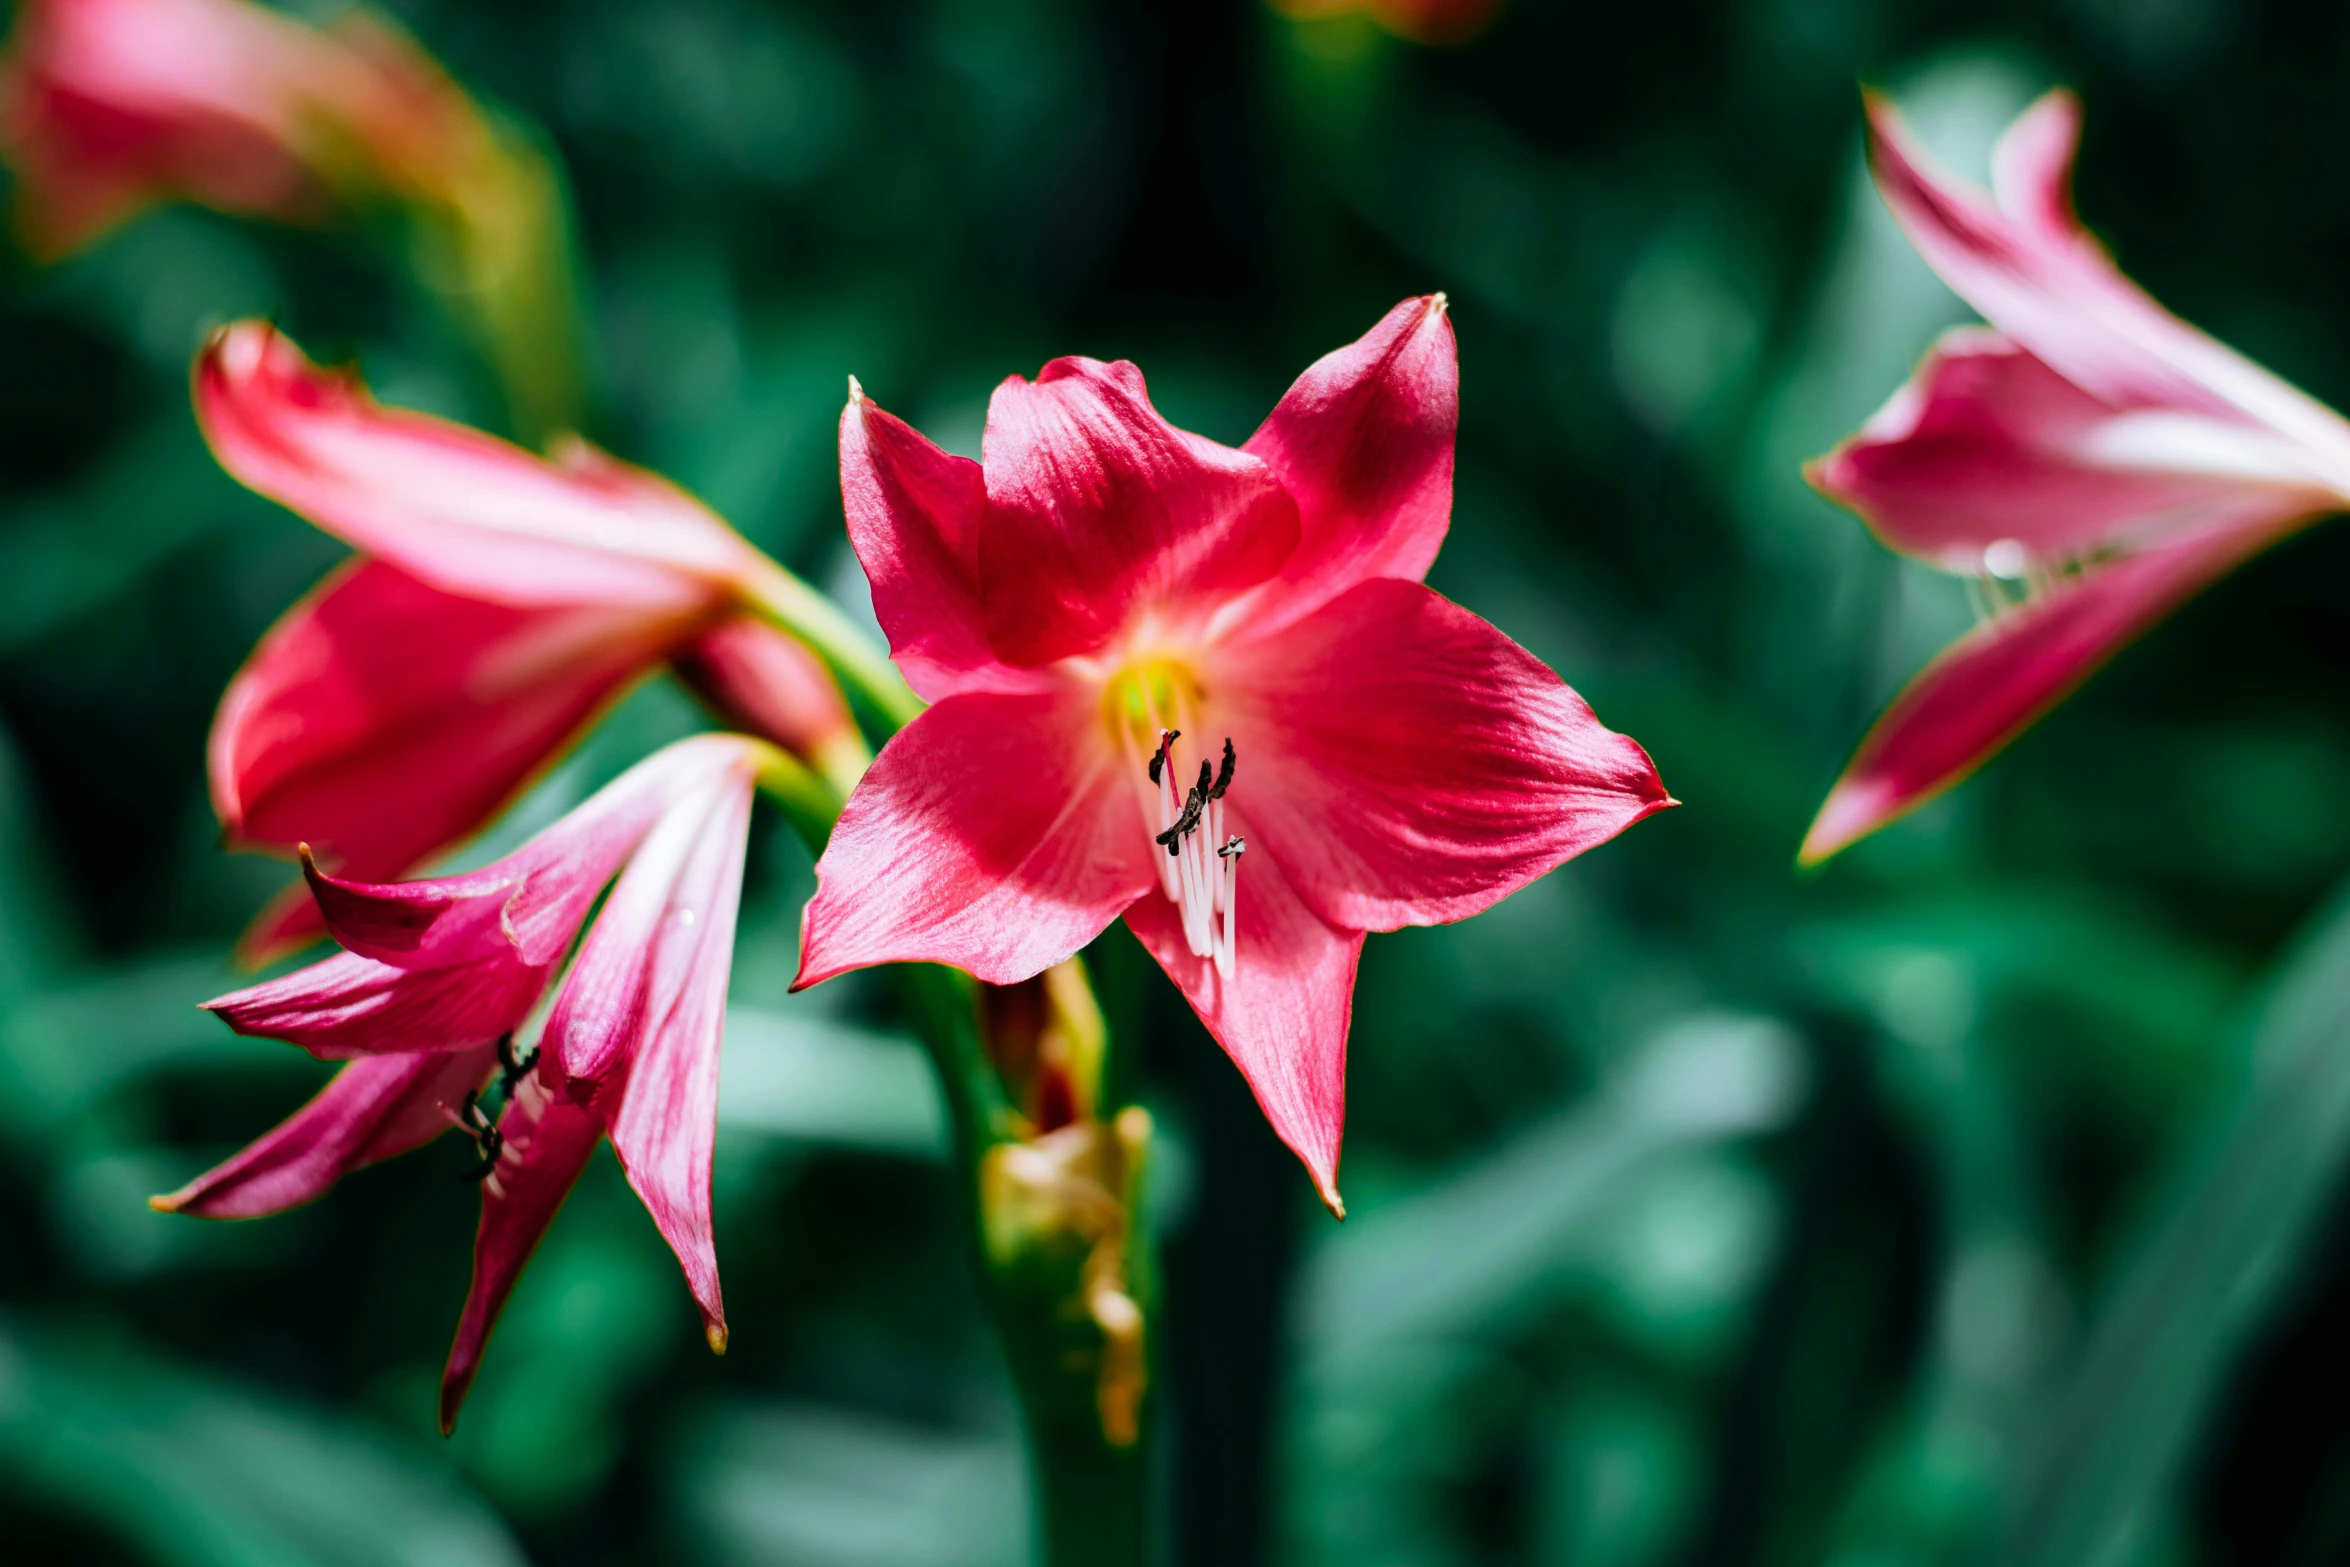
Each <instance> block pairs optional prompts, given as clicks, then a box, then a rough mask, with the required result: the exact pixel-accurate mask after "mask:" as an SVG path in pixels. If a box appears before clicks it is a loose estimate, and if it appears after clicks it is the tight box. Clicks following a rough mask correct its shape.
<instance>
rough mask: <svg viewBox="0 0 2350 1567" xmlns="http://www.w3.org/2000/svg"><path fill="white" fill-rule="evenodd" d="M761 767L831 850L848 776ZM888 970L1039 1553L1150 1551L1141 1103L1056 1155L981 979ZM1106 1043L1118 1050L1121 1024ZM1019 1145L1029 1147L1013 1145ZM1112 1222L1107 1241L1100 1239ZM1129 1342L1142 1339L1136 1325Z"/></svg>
mask: <svg viewBox="0 0 2350 1567" xmlns="http://www.w3.org/2000/svg"><path fill="white" fill-rule="evenodd" d="M776 579H777V582H778V583H779V584H780V586H777V587H775V588H774V589H772V590H771V591H769V592H766V593H763V594H762V595H761V598H760V604H761V607H762V609H763V610H765V611H766V612H767V613H768V614H769V615H770V616H771V618H773V619H775V620H776V621H777V623H778V624H779V625H781V626H782V627H783V628H784V629H785V630H787V631H789V632H791V633H792V634H793V635H795V636H798V637H800V638H801V639H802V640H803V641H805V642H807V643H808V645H809V646H810V647H812V648H814V649H815V650H816V651H817V652H818V653H819V654H820V655H821V656H822V657H823V658H824V659H825V660H826V662H827V663H829V664H830V665H831V666H832V668H833V669H834V671H835V673H836V675H837V676H838V677H839V678H840V680H841V682H842V685H843V686H844V687H845V688H848V689H850V690H853V691H854V692H855V693H856V694H857V695H858V696H860V697H862V698H863V699H864V701H865V702H866V704H867V705H868V706H869V707H871V708H872V709H873V710H874V711H875V712H876V713H877V714H878V715H880V716H881V717H882V719H883V720H884V722H885V724H886V725H887V726H888V727H890V728H895V727H897V726H899V725H902V724H903V723H905V722H906V721H908V720H910V719H911V717H912V716H913V715H914V714H915V713H917V712H919V711H920V710H921V703H920V701H919V700H918V699H917V698H916V697H915V696H914V694H913V692H912V691H911V690H909V689H907V687H906V686H905V683H904V682H903V681H902V680H900V679H898V677H897V672H896V670H895V669H894V668H892V667H891V666H890V665H889V664H888V662H887V661H886V660H882V659H880V658H879V657H878V655H876V654H874V653H873V652H872V650H871V648H870V647H869V645H868V644H867V643H866V642H865V639H864V638H863V637H862V635H860V634H859V633H858V632H857V630H856V628H855V627H854V626H852V625H850V624H849V623H848V622H847V621H846V619H845V618H843V617H841V616H840V615H839V613H838V612H837V611H836V610H834V609H833V608H832V607H831V606H830V605H829V604H827V603H825V602H824V601H823V600H822V599H820V598H818V597H817V596H816V595H815V594H814V592H813V590H811V589H809V588H808V587H807V586H806V584H804V583H801V582H799V581H798V579H796V578H792V577H789V576H788V575H786V574H784V573H783V572H782V571H781V570H780V568H779V569H778V571H777V573H776ZM819 637H823V638H825V639H826V640H823V641H819V640H818V638H819ZM885 677H886V678H885ZM759 784H760V787H761V789H762V790H764V791H765V792H766V793H767V794H768V795H769V796H770V797H771V798H772V799H773V800H774V801H775V802H776V804H777V805H778V806H779V807H780V808H781V809H782V811H783V813H784V815H785V816H786V818H787V819H789V820H790V822H791V823H792V825H793V827H794V828H795V829H796V830H797V831H798V832H799V833H800V835H801V836H802V838H804V839H805V840H806V841H807V843H808V845H809V847H810V848H811V849H812V850H814V851H815V852H817V853H819V854H821V853H822V852H823V849H824V845H825V842H826V840H827V839H828V838H829V837H830V835H831V831H832V827H833V824H834V823H835V822H836V821H837V820H838V818H839V815H840V808H841V802H842V798H843V791H842V789H841V787H840V785H839V783H838V782H836V781H834V780H830V779H827V778H825V777H821V776H819V775H817V774H816V773H814V772H811V771H810V770H809V769H808V768H807V767H806V766H805V765H803V764H802V763H800V762H798V761H797V760H795V759H793V758H791V757H789V756H787V755H785V754H783V753H781V752H778V753H776V755H775V757H774V759H773V760H772V761H771V762H770V764H769V765H768V766H767V767H766V768H764V769H763V770H762V772H761V775H760V779H759ZM892 972H893V974H894V975H895V976H896V978H897V980H898V983H899V985H900V986H901V988H902V990H903V993H904V995H905V997H906V999H907V1002H908V1004H909V1009H910V1011H911V1012H912V1013H913V1015H914V1018H915V1020H916V1022H917V1024H918V1026H919V1028H920V1032H921V1034H922V1038H923V1042H924V1043H925V1045H926V1046H927V1047H928V1049H929V1052H930V1056H931V1060H932V1062H933V1064H934V1065H935V1066H936V1067H937V1069H938V1077H939V1083H940V1086H941V1088H942V1090H943V1091H944V1094H945V1097H946V1105H947V1113H948V1120H949V1124H950V1128H951V1132H952V1138H953V1144H954V1148H953V1162H954V1165H955V1171H956V1185H957V1197H958V1200H959V1202H960V1204H961V1205H962V1207H963V1209H964V1214H965V1219H966V1233H967V1234H968V1235H969V1236H970V1238H971V1243H972V1246H973V1249H974V1252H975V1255H976V1257H977V1260H978V1261H979V1263H980V1267H981V1276H982V1277H983V1279H984V1280H985V1281H986V1285H987V1295H988V1303H989V1307H990V1309H991V1311H992V1313H993V1315H994V1317H995V1319H996V1326H997V1330H998V1333H999V1335H1000V1337H1001V1339H1002V1342H1003V1345H1004V1350H1005V1359H1006V1361H1007V1363H1008V1365H1009V1367H1010V1370H1011V1373H1012V1377H1013V1381H1014V1383H1015V1385H1016V1386H1017V1387H1018V1390H1019V1394H1020V1402H1021V1407H1022V1410H1023V1412H1024V1415H1025V1421H1026V1425H1027V1430H1028V1436H1029V1448H1030V1453H1031V1456H1032V1459H1033V1462H1034V1465H1035V1474H1036V1497H1037V1525H1038V1530H1039V1535H1040V1538H1039V1559H1040V1560H1041V1561H1043V1562H1044V1563H1046V1564H1048V1567H1141V1564H1142V1563H1143V1562H1145V1561H1146V1560H1147V1559H1148V1556H1149V1543H1150V1537H1149V1531H1148V1518H1149V1508H1148V1496H1147V1490H1148V1463H1147V1460H1146V1457H1145V1453H1146V1446H1145V1444H1144V1442H1143V1441H1142V1440H1141V1437H1142V1434H1143V1433H1144V1432H1145V1431H1147V1429H1148V1422H1147V1419H1146V1418H1144V1410H1143V1395H1144V1390H1145V1389H1146V1387H1147V1371H1146V1370H1145V1369H1144V1367H1145V1366H1146V1365H1147V1357H1142V1356H1138V1357H1137V1360H1136V1363H1135V1365H1134V1368H1133V1373H1132V1374H1133V1377H1134V1379H1135V1380H1134V1381H1133V1382H1132V1385H1131V1387H1130V1388H1129V1389H1128V1390H1127V1391H1128V1393H1129V1395H1130V1396H1128V1397H1127V1398H1126V1401H1125V1402H1124V1403H1123V1404H1121V1405H1119V1408H1120V1411H1121V1414H1120V1416H1119V1418H1121V1419H1123V1421H1124V1423H1125V1425H1126V1426H1127V1427H1128V1429H1126V1430H1125V1431H1124V1433H1123V1436H1122V1437H1119V1436H1114V1435H1113V1432H1112V1427H1113V1425H1114V1424H1116V1423H1117V1422H1116V1421H1115V1420H1114V1419H1113V1415H1112V1413H1111V1406H1112V1404H1113V1402H1115V1398H1114V1394H1115V1392H1116V1389H1115V1387H1114V1386H1113V1384H1114V1382H1115V1378H1114V1377H1113V1375H1112V1372H1113V1370H1114V1369H1115V1368H1114V1367H1113V1366H1112V1363H1111V1359H1110V1357H1111V1356H1112V1355H1113V1354H1114V1353H1115V1350H1114V1348H1113V1346H1112V1344H1111V1341H1110V1338H1111V1336H1110V1333H1109V1328H1108V1324H1109V1323H1110V1322H1112V1321H1114V1320H1115V1319H1116V1308H1117V1307H1118V1305H1119V1303H1120V1302H1123V1303H1124V1309H1125V1310H1126V1311H1128V1312H1130V1313H1131V1314H1132V1318H1133V1322H1134V1329H1133V1331H1134V1333H1136V1334H1140V1333H1142V1332H1145V1331H1147V1330H1148V1325H1150V1324H1151V1323H1152V1320H1153V1315H1154V1314H1153V1313H1152V1311H1151V1309H1150V1308H1151V1307H1152V1305H1153V1304H1155V1303H1154V1302H1153V1300H1152V1294H1153V1291H1152V1289H1151V1283H1152V1280H1153V1277H1154V1269H1153V1268H1152V1265H1151V1264H1152V1259H1151V1257H1150V1255H1149V1252H1148V1246H1149V1241H1148V1237H1147V1235H1146V1234H1145V1233H1144V1232H1143V1230H1142V1227H1141V1224H1140V1222H1139V1218H1140V1216H1139V1214H1137V1212H1136V1209H1137V1207H1138V1206H1139V1205H1138V1203H1137V1201H1136V1197H1137V1193H1138V1190H1139V1176H1140V1171H1141V1163H1142V1157H1143V1149H1144V1148H1145V1146H1146V1145H1147V1139H1148V1128H1149V1121H1148V1117H1145V1116H1142V1114H1141V1112H1140V1111H1134V1112H1131V1113H1130V1118H1129V1119H1128V1120H1123V1121H1122V1120H1119V1119H1118V1117H1117V1111H1118V1109H1119V1108H1120V1106H1119V1105H1117V1104H1116V1103H1112V1102H1108V1100H1107V1096H1105V1102H1104V1103H1102V1104H1099V1105H1097V1106H1096V1107H1095V1116H1096V1119H1094V1120H1093V1121H1092V1122H1090V1123H1088V1127H1089V1130H1090V1135H1091V1137H1092V1138H1093V1139H1094V1141H1093V1142H1092V1144H1091V1145H1090V1146H1087V1147H1086V1148H1085V1152H1084V1153H1083V1154H1082V1155H1081V1156H1080V1157H1078V1158H1077V1159H1076V1160H1075V1162H1073V1163H1072V1164H1071V1165H1070V1166H1069V1168H1068V1169H1067V1170H1066V1171H1060V1170H1057V1169H1056V1168H1054V1167H1052V1166H1051V1165H1050V1162H1049V1161H1050V1159H1051V1158H1052V1155H1051V1154H1049V1153H1047V1152H1046V1151H1045V1145H1046V1144H1048V1143H1051V1142H1052V1141H1053V1139H1051V1138H1047V1139H1042V1140H1040V1141H1037V1142H1032V1143H1029V1144H1026V1145H1020V1139H1021V1138H1022V1137H1024V1136H1027V1135H1028V1134H1029V1132H1030V1128H1029V1127H1028V1126H1027V1124H1026V1122H1025V1121H1024V1120H1023V1119H1022V1117H1021V1115H1020V1113H1019V1111H1018V1109H1017V1108H1016V1107H1015V1106H1014V1105H1013V1104H1012V1103H1011V1101H1010V1099H1009V1097H1008V1095H1007V1093H1006V1091H1005V1086H1004V1080H1003V1077H1002V1075H1001V1074H1000V1073H999V1072H998V1071H997V1070H996V1067H995V1064H994V1062H993V1061H992V1060H991V1059H990V1057H989V1055H988V1045H987V1040H986V1038H985V1036H984V1035H983V1033H982V1027H981V1018H980V1008H979V1005H978V991H977V985H978V982H977V981H976V980H974V979H972V978H971V976H970V975H968V974H964V973H961V972H959V971H957V970H954V969H950V968H943V967H940V966H937V965H935V964H918V963H917V964H901V965H897V966H895V967H894V968H893V970H892ZM1079 983H1083V981H1082V979H1080V981H1079ZM1088 1005H1089V1006H1090V1003H1088ZM1107 1048H1108V1049H1110V1050H1112V1051H1115V1049H1116V1036H1115V1035H1114V1034H1113V1035H1112V1037H1111V1040H1110V1043H1109V1046H1108V1047H1107ZM1129 1065H1130V1062H1129V1061H1127V1060H1125V1059H1124V1058H1119V1057H1113V1058H1112V1059H1108V1060H1105V1061H1104V1063H1103V1066H1104V1070H1103V1072H1102V1083H1103V1084H1104V1085H1105V1087H1106V1088H1107V1090H1108V1095H1111V1096H1114V1095H1118V1094H1120V1093H1121V1092H1122V1090H1123V1089H1124V1087H1125V1085H1126V1084H1128V1083H1129V1082H1130V1081H1131V1073H1130V1071H1129V1070H1127V1068H1128V1067H1129ZM1113 1123H1116V1124H1113ZM1086 1129H1087V1128H1072V1129H1070V1130H1072V1131H1078V1130H1086ZM1059 1135H1061V1134H1056V1136H1059ZM1023 1155H1025V1156H1028V1158H1029V1161H1030V1163H1028V1164H1020V1163H1015V1162H1014V1161H1015V1159H1016V1158H1017V1157H1018V1156H1023ZM1038 1159H1042V1160H1045V1161H1046V1164H1045V1166H1044V1168H1043V1172H1042V1173H1041V1175H1040V1174H1039V1173H1038V1170H1037V1169H1035V1168H1032V1165H1033V1163H1034V1161H1035V1160H1038ZM1088 1182H1091V1183H1092V1184H1091V1185H1090V1187H1089V1186H1087V1184H1086V1183H1088ZM1072 1192H1075V1193H1079V1194H1081V1195H1086V1194H1090V1193H1100V1194H1101V1200H1102V1201H1104V1202H1107V1203H1109V1204H1111V1205H1112V1206H1113V1208H1114V1210H1115V1215H1116V1217H1115V1219H1114V1221H1112V1222H1111V1224H1110V1225H1109V1226H1108V1227H1107V1228H1106V1229H1105V1228H1104V1226H1103V1224H1102V1223H1101V1219H1102V1213H1101V1210H1100V1209H1099V1207H1098V1206H1097V1207H1095V1208H1091V1209H1088V1208H1086V1207H1085V1206H1084V1205H1083V1204H1082V1203H1081V1202H1073V1201H1072V1199H1071V1197H1070V1194H1071V1193H1072ZM991 1205H992V1206H993V1209H994V1211H991ZM1105 1235H1107V1236H1109V1237H1110V1240H1109V1245H1110V1246H1111V1247H1112V1248H1113V1251H1112V1252H1105V1251H1104V1249H1103V1248H1104V1236H1105ZM1113 1254H1114V1256H1115V1259H1116V1266H1115V1272H1116V1277H1115V1279H1110V1278H1107V1277H1105V1276H1104V1275H1103V1273H1102V1271H1101V1268H1102V1263H1103V1261H1104V1259H1105V1257H1106V1256H1111V1255H1113ZM1105 1290H1106V1291H1109V1292H1111V1293H1114V1294H1116V1295H1117V1296H1118V1299H1117V1300H1115V1301H1112V1302H1111V1303H1110V1308H1109V1309H1111V1311H1112V1315H1111V1316H1110V1317H1106V1318H1105V1317H1103V1316H1102V1315H1101V1311H1102V1309H1103V1308H1101V1307H1100V1306H1099V1305H1098V1304H1097V1302H1098V1300H1099V1297H1100V1296H1101V1294H1102V1293H1103V1292H1104V1291H1105ZM1126 1342H1127V1343H1128V1344H1130V1345H1131V1344H1134V1343H1137V1342H1138V1340H1137V1339H1136V1338H1134V1337H1132V1336H1129V1338H1128V1339H1127V1340H1126Z"/></svg>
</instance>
